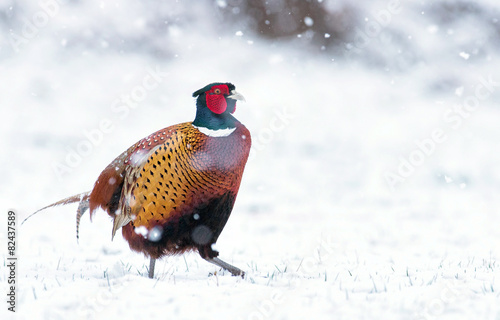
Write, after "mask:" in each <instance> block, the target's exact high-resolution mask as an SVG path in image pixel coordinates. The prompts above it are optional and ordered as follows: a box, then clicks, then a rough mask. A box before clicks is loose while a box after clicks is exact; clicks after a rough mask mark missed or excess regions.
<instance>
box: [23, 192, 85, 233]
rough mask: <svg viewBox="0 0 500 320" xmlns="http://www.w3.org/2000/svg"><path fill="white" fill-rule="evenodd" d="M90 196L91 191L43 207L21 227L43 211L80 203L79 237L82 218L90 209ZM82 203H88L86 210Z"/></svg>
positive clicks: (78, 215) (78, 218)
mask: <svg viewBox="0 0 500 320" xmlns="http://www.w3.org/2000/svg"><path fill="white" fill-rule="evenodd" d="M89 196H90V191H87V192H83V193H80V194H77V195H74V196H71V197H68V198H66V199H62V200H60V201H57V202H56V203H53V204H49V205H48V206H46V207H43V208H42V209H39V210H37V211H35V212H33V213H32V214H30V215H29V216H28V217H27V218H26V219H24V220H23V222H21V225H23V224H24V223H25V222H26V220H28V219H29V218H31V217H32V216H34V215H35V214H37V213H38V212H40V211H42V210H45V209H48V208H52V207H56V206H61V205H66V204H70V203H74V202H79V201H80V205H79V206H78V211H77V217H76V219H77V235H78V225H79V223H80V218H81V216H82V215H83V213H85V210H86V209H87V208H88V202H89V200H88V199H89ZM82 203H86V208H84V205H82ZM79 212H81V214H79Z"/></svg>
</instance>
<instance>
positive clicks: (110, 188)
mask: <svg viewBox="0 0 500 320" xmlns="http://www.w3.org/2000/svg"><path fill="white" fill-rule="evenodd" d="M173 130H175V126H170V127H167V128H164V129H162V130H158V131H156V132H154V133H152V134H150V135H149V136H147V137H146V138H144V139H142V140H140V141H138V142H137V143H135V144H134V145H132V146H131V147H130V148H128V149H127V151H125V152H123V153H122V154H120V155H119V156H118V157H117V158H116V159H115V160H113V162H111V163H110V164H109V165H108V166H107V167H106V168H105V169H104V170H103V171H102V172H101V174H100V175H99V178H98V179H97V181H96V183H95V184H94V188H93V189H92V192H91V194H90V197H89V208H90V215H91V217H92V214H93V213H94V212H95V210H96V209H97V208H99V207H100V208H102V209H104V210H105V211H107V212H108V214H109V215H110V216H112V217H113V218H114V217H115V216H116V210H117V209H119V202H120V201H121V198H122V194H123V192H122V188H123V185H124V183H125V180H126V178H127V175H128V172H130V171H133V170H134V169H135V168H138V167H141V166H142V165H143V162H144V159H146V158H147V157H148V155H149V154H150V153H151V152H152V151H153V150H154V149H155V148H156V147H157V146H158V145H161V144H163V143H164V142H165V141H166V140H167V139H168V138H169V137H170V134H171V132H172V131H173Z"/></svg>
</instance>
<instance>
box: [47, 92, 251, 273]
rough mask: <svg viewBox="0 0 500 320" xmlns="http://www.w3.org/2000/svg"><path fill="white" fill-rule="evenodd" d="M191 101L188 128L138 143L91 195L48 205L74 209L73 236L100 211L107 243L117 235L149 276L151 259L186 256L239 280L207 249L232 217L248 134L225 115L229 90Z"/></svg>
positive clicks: (230, 102) (230, 106)
mask: <svg viewBox="0 0 500 320" xmlns="http://www.w3.org/2000/svg"><path fill="white" fill-rule="evenodd" d="M193 96H195V97H197V103H196V106H197V113H196V118H195V120H194V121H193V122H186V123H181V124H177V125H174V126H170V127H167V128H165V129H162V130H159V131H157V132H155V133H153V134H151V135H149V136H148V137H146V138H144V139H142V140H140V141H139V142H137V143H136V144H134V145H132V146H131V147H130V148H129V149H128V150H127V151H125V152H124V153H122V154H121V155H119V156H118V157H117V158H116V159H115V160H114V161H113V162H112V163H111V164H110V165H108V166H107V167H106V168H105V169H104V170H103V172H102V173H101V174H100V176H99V178H98V179H97V181H96V183H95V185H94V188H93V189H92V191H91V192H88V193H83V194H80V195H77V196H73V197H70V198H67V199H64V200H61V201H59V202H57V203H55V204H53V205H50V206H54V205H59V204H66V203H72V202H80V205H79V207H78V210H77V237H78V226H79V221H80V218H81V216H82V215H83V214H84V212H85V210H86V209H87V208H90V213H91V216H92V215H93V214H94V213H95V211H96V210H97V208H99V207H100V208H103V209H104V210H106V211H107V213H108V214H109V215H110V216H111V217H112V218H113V228H112V237H114V236H115V233H116V232H117V231H118V230H119V229H120V228H121V229H122V234H123V237H124V238H125V239H126V240H127V241H128V243H129V245H130V248H131V249H132V250H135V251H138V252H143V253H144V254H145V255H146V256H149V257H150V258H151V264H150V270H149V276H150V277H152V276H153V275H154V273H153V272H154V263H155V260H156V259H157V258H160V257H162V256H165V255H171V254H177V253H182V252H185V251H188V250H198V252H199V253H200V255H201V257H202V258H204V259H205V260H207V261H209V262H211V263H214V264H216V265H218V266H220V267H222V268H224V269H226V270H228V271H230V272H231V273H232V274H233V275H243V272H242V271H241V270H240V269H238V268H236V267H234V266H232V265H229V264H227V263H225V262H224V261H222V260H220V259H218V258H217V256H218V252H217V251H215V250H213V249H212V245H213V244H214V243H215V242H216V241H217V238H218V237H219V235H220V233H221V231H222V229H223V228H224V226H225V224H226V222H227V220H228V218H229V215H230V213H231V211H232V208H233V205H234V201H235V199H236V195H237V193H238V189H239V186H240V182H241V177H242V174H243V169H244V167H245V164H246V161H247V158H248V154H249V151H250V145H251V139H250V133H249V131H248V130H247V129H246V128H245V126H243V125H242V124H241V123H240V122H239V121H238V120H236V119H235V118H234V117H233V116H232V113H233V112H234V111H235V108H236V100H238V99H242V98H243V97H242V96H241V95H240V94H238V93H237V92H236V91H235V87H234V85H232V84H230V83H213V84H210V85H207V86H206V87H204V88H202V89H200V90H198V91H196V92H195V93H194V94H193ZM50 206H48V207H50ZM46 208H47V207H46ZM44 209H45V208H44Z"/></svg>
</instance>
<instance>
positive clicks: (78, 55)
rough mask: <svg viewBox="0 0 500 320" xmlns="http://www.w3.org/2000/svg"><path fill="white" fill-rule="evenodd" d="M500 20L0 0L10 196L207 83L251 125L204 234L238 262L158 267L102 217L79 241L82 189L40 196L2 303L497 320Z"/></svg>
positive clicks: (353, 8) (177, 108)
mask: <svg viewBox="0 0 500 320" xmlns="http://www.w3.org/2000/svg"><path fill="white" fill-rule="evenodd" d="M499 19H500V5H499V4H498V3H497V1H493V0H480V1H468V0H460V1H459V0H449V1H418V2H416V1H393V0H390V1H381V0H376V1H357V2H356V3H353V2H352V1H345V0H341V1H333V0H323V1H317V0H310V1H293V0H278V1H267V3H266V1H264V0H256V1H243V0H218V1H194V0H191V1H181V0H179V1H162V2H158V1H152V0H149V1H132V0H126V1H119V2H113V1H102V2H97V1H78V0H71V1H69V0H67V1H58V0H41V1H39V2H37V1H24V2H19V1H8V0H1V1H0V30H1V34H2V37H1V38H0V110H1V115H2V118H3V122H2V125H1V126H0V134H1V135H2V137H3V138H2V139H0V149H1V150H2V158H1V159H2V163H1V164H2V165H1V166H0V176H1V177H2V183H0V193H1V194H2V197H1V207H2V212H5V213H6V212H7V209H9V208H10V209H14V210H15V211H16V212H17V213H18V217H19V219H22V218H24V217H26V216H27V215H28V214H29V213H31V212H33V211H35V210H36V209H38V208H40V207H43V206H45V205H47V204H50V203H52V202H54V201H57V200H59V199H61V198H64V197H66V196H69V195H73V194H76V193H80V192H83V191H87V190H90V189H91V188H92V186H93V183H94V181H95V179H96V178H97V176H98V175H99V173H100V171H101V170H102V169H103V168H104V167H105V166H106V165H107V164H108V163H109V162H110V161H111V160H113V159H114V158H115V157H116V156H117V155H118V154H120V153H121V152H122V151H123V150H125V149H126V148H128V147H129V146H130V145H132V144H133V143H135V142H136V141H137V140H139V139H141V138H142V137H144V136H146V135H148V134H149V133H151V132H154V131H156V130H158V129H161V128H163V127H166V126H169V125H172V124H176V123H179V122H184V121H191V120H193V118H194V111H195V106H194V99H193V98H192V97H191V93H192V92H194V91H195V90H197V89H199V88H201V87H203V86H205V85H206V84H208V83H211V82H217V81H223V82H226V81H228V82H232V83H234V84H235V85H236V87H237V90H238V91H239V92H241V93H242V94H243V95H245V97H246V99H247V102H246V103H240V104H239V105H238V109H237V111H236V114H235V115H236V117H237V118H238V119H239V120H240V121H241V122H243V123H244V124H245V125H246V126H247V127H248V128H249V130H250V131H251V133H252V138H253V150H252V156H251V158H250V160H249V162H248V164H247V167H246V170H245V174H244V178H243V182H242V186H241V188H240V193H239V195H238V199H237V201H236V206H235V209H234V211H233V214H232V216H231V219H230V220H229V222H228V224H227V226H226V228H225V230H224V232H223V233H222V235H221V237H220V239H219V242H218V244H217V245H218V246H217V247H218V249H219V250H220V252H221V257H222V258H223V259H226V260H228V261H229V262H232V263H234V264H235V265H236V266H239V267H241V268H243V269H245V270H246V271H247V274H248V276H247V277H246V278H245V279H243V280H242V279H237V278H233V277H231V276H230V275H227V274H221V273H220V272H218V273H217V276H213V275H209V273H213V272H214V271H216V269H214V268H213V267H212V266H211V265H208V264H206V263H205V262H204V261H202V260H201V259H200V258H199V257H198V256H197V254H189V255H186V256H181V257H170V258H168V259H163V260H161V261H160V262H158V263H157V274H156V279H154V280H152V281H151V280H149V279H147V277H146V275H145V272H146V264H147V262H148V261H147V260H146V259H145V258H143V257H142V256H141V255H139V254H136V253H133V252H131V251H130V250H129V249H128V245H127V243H125V242H124V240H123V239H121V237H120V236H118V237H117V239H115V241H114V242H111V241H110V231H111V222H110V221H109V219H108V218H107V216H105V215H104V214H101V215H99V216H98V217H96V219H95V220H94V222H93V223H90V222H89V221H88V218H87V216H84V219H83V220H84V221H83V222H82V226H81V234H80V244H79V245H78V244H76V241H75V235H74V229H75V227H74V216H75V212H76V207H71V206H69V207H66V208H58V209H51V210H48V211H47V212H44V213H41V214H40V215H37V216H35V217H33V218H32V220H29V222H27V223H26V224H25V225H23V227H22V228H20V229H19V238H18V243H19V259H20V260H19V261H20V269H19V271H18V272H19V274H18V277H19V288H18V311H19V312H18V313H16V315H15V316H17V317H14V318H18V319H68V318H77V319H87V318H88V319H94V318H103V319H105V318H111V317H112V318H115V317H118V316H120V317H122V318H123V319H128V318H137V317H139V316H140V317H158V316H161V317H167V316H168V317H172V318H176V319H207V318H218V319H304V318H305V317H307V318H314V319H331V318H335V319H367V318H369V319H471V318H475V319H491V320H498V319H500V309H499V307H498V305H499V303H498V301H499V298H500V296H499V292H500V284H499V282H498V271H499V269H498V258H499V256H500V251H499V250H500V249H499V248H500V231H499V228H498V226H499V225H500V212H499V204H500V203H499V200H498V196H497V193H498V191H499V190H500V167H499V163H500V153H499V152H498V150H499V147H500V140H499V136H500V126H499V125H498V123H499V120H500V109H499V102H500V73H499V63H500V59H499V58H500V57H499V54H498V51H499V49H500V48H499V45H500V22H499ZM5 221H6V219H2V221H1V224H2V227H1V229H0V239H2V240H1V241H2V243H3V241H4V239H5V230H6V228H5V227H3V226H4V223H5ZM5 247H6V245H2V248H1V250H2V251H1V252H2V255H3V258H4V261H5V257H6V256H5V254H6V253H5V252H4V250H6V249H5ZM4 265H5V263H4ZM2 269H5V270H6V268H2ZM6 275H7V274H6V271H5V272H3V274H0V279H1V280H2V281H1V282H2V283H4V280H5V279H6ZM5 309H6V307H2V312H4V311H5ZM8 315H9V316H13V315H12V314H10V313H9V314H8Z"/></svg>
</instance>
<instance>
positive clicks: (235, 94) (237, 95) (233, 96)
mask: <svg viewBox="0 0 500 320" xmlns="http://www.w3.org/2000/svg"><path fill="white" fill-rule="evenodd" d="M227 98H231V99H234V100H241V101H246V100H245V97H244V96H243V95H242V94H241V93H238V92H236V91H235V90H231V94H230V95H229V96H227Z"/></svg>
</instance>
